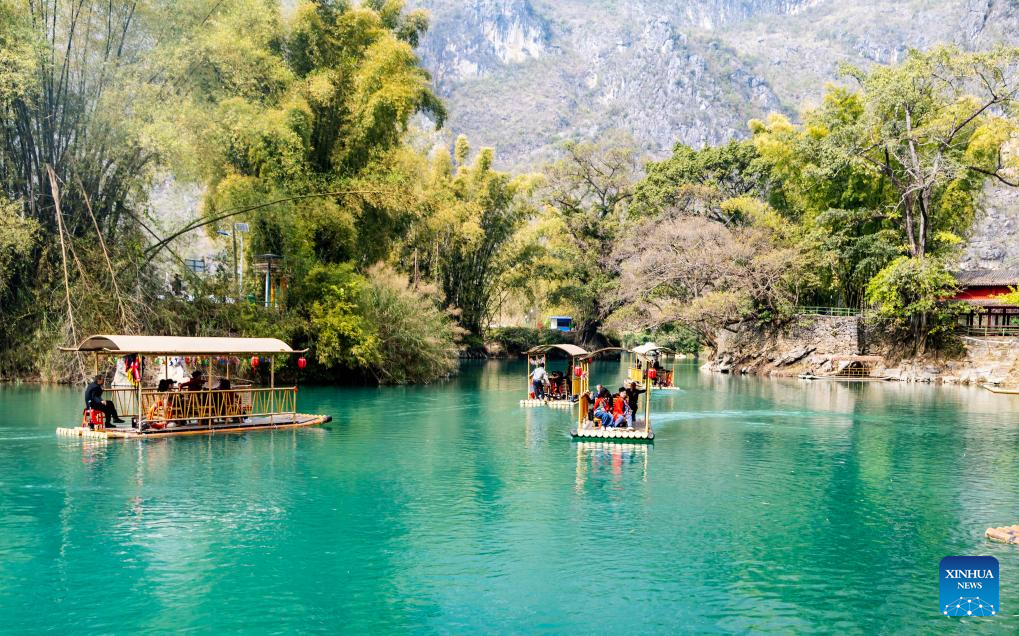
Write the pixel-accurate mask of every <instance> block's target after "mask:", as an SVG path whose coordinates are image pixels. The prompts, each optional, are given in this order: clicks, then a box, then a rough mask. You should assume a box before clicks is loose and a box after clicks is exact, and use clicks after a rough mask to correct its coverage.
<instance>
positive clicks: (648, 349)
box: [632, 342, 676, 356]
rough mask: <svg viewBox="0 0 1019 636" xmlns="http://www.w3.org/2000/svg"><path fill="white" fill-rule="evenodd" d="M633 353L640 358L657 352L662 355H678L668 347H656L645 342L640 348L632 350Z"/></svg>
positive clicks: (651, 343)
mask: <svg viewBox="0 0 1019 636" xmlns="http://www.w3.org/2000/svg"><path fill="white" fill-rule="evenodd" d="M632 351H633V353H636V354H637V355H639V356H647V355H651V354H652V353H654V352H656V351H660V352H662V353H676V352H675V351H673V350H672V349H670V348H668V347H661V346H659V345H656V344H655V343H653V342H645V343H644V344H642V345H640V346H639V347H634V348H633V349H632Z"/></svg>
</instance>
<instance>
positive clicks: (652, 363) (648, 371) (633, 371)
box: [628, 342, 686, 391]
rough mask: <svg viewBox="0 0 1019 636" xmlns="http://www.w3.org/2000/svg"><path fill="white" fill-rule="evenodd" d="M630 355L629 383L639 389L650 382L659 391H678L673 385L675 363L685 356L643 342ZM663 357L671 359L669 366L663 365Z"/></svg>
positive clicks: (666, 348)
mask: <svg viewBox="0 0 1019 636" xmlns="http://www.w3.org/2000/svg"><path fill="white" fill-rule="evenodd" d="M630 353H632V354H633V363H632V364H631V365H630V370H629V373H628V378H629V380H630V381H632V382H636V383H637V384H638V385H639V386H640V388H644V385H645V383H646V382H647V381H648V380H650V381H651V382H652V383H653V384H654V385H655V389H657V390H659V391H678V390H679V387H677V386H676V385H675V379H676V361H677V360H682V359H683V358H685V357H686V355H685V354H682V353H679V352H678V351H675V350H674V349H670V348H668V347H662V346H659V345H656V344H655V343H653V342H645V343H644V344H642V345H640V346H639V347H634V348H633V349H631V350H630ZM665 357H671V359H672V360H671V362H672V364H671V365H669V366H666V365H665V364H663V363H664V360H663V358H665Z"/></svg>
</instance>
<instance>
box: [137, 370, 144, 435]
mask: <svg viewBox="0 0 1019 636" xmlns="http://www.w3.org/2000/svg"><path fill="white" fill-rule="evenodd" d="M144 385H145V356H143V355H142V354H140V353H139V354H138V411H137V415H136V418H135V421H136V422H137V423H138V430H139V431H140V430H142V386H144Z"/></svg>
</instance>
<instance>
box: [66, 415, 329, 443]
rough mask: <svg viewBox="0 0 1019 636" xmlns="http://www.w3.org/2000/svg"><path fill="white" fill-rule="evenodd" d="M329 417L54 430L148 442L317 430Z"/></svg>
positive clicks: (277, 417)
mask: <svg viewBox="0 0 1019 636" xmlns="http://www.w3.org/2000/svg"><path fill="white" fill-rule="evenodd" d="M332 419H333V418H332V417H331V416H329V415H305V414H303V413H298V414H297V415H296V416H294V417H293V418H291V417H290V416H289V415H286V416H282V415H277V416H275V417H271V418H270V417H251V418H247V419H245V420H244V421H243V422H238V423H231V424H217V425H214V426H209V425H208V424H205V425H197V426H195V425H192V426H175V427H172V428H163V429H155V428H150V429H147V430H144V431H139V430H138V429H135V428H129V427H125V428H107V429H104V430H99V431H94V430H92V429H89V428H85V427H81V426H77V427H74V428H58V429H57V435H59V436H61V437H80V438H82V439H150V438H153V437H178V436H182V435H215V434H217V433H246V432H248V431H259V430H266V429H285V428H302V427H305V426H318V425H319V424H326V423H328V422H331V421H332Z"/></svg>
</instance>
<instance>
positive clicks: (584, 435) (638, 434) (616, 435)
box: [570, 421, 655, 442]
mask: <svg viewBox="0 0 1019 636" xmlns="http://www.w3.org/2000/svg"><path fill="white" fill-rule="evenodd" d="M570 436H571V437H573V438H574V439H626V440H633V441H635V442H650V441H652V440H654V438H655V432H654V430H653V429H652V428H650V427H646V426H644V422H637V426H636V428H632V429H630V428H602V427H600V426H598V427H596V426H595V425H594V422H590V421H589V422H585V423H584V425H583V426H580V427H578V428H575V429H572V430H571V431H570Z"/></svg>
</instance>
